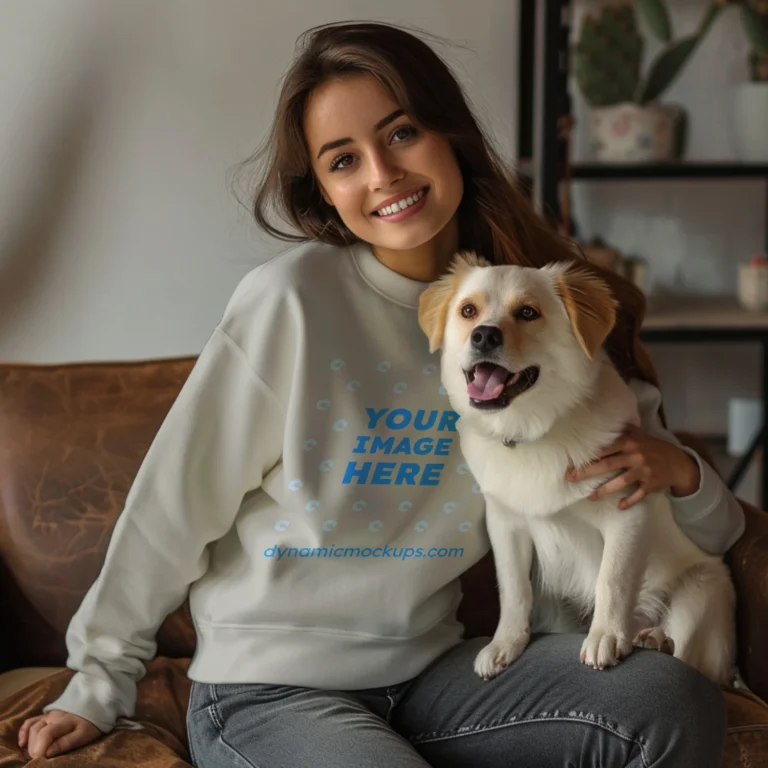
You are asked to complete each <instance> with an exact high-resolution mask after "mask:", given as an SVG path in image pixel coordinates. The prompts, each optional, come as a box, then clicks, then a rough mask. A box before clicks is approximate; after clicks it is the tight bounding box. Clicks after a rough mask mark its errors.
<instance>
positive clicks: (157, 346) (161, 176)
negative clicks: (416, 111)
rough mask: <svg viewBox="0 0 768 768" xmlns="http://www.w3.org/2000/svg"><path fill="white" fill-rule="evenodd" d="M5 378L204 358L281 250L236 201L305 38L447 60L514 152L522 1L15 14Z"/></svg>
mask: <svg viewBox="0 0 768 768" xmlns="http://www.w3.org/2000/svg"><path fill="white" fill-rule="evenodd" d="M2 16H3V21H2V24H0V105H1V106H0V360H22V361H33V362H57V361H66V360H99V359H124V358H142V357H154V356H165V355H180V354H189V353H197V352H198V351H199V350H200V348H201V347H202V345H203V343H204V342H205V340H206V338H207V337H208V335H209V334H210V332H211V329H212V327H213V325H214V324H215V323H216V322H217V321H218V319H219V317H220V316H221V313H222V311H223V309H224V306H225V304H226V301H227V299H228V297H229V295H230V293H231V291H232V289H233V288H234V286H235V284H236V282H237V281H238V280H239V279H240V277H241V276H242V275H243V274H244V273H245V272H246V271H248V270H249V269H251V268H252V267H253V266H255V265H256V264H258V263H259V262H261V261H263V260H264V259H265V258H268V257H269V256H271V255H272V254H273V253H275V252H277V251H280V250H283V249H284V248H285V247H287V246H286V244H284V243H277V242H267V241H265V240H264V239H263V238H261V237H259V236H258V234H257V233H256V230H255V227H254V226H252V225H251V224H250V222H249V219H248V216H247V214H246V213H245V212H244V211H243V209H242V208H240V207H239V206H238V204H237V202H236V201H235V198H234V196H233V194H232V193H231V191H230V189H229V186H228V182H229V179H228V172H229V171H230V170H231V169H232V167H233V166H234V165H235V164H236V163H237V162H239V161H240V160H242V159H244V158H245V157H247V156H249V155H250V154H251V152H252V151H253V149H254V148H255V147H256V146H257V145H258V144H259V142H260V140H261V138H262V137H263V135H264V134H265V132H266V130H267V127H268V125H269V122H270V119H271V114H272V109H273V105H274V103H275V100H276V96H277V89H278V81H279V79H280V77H281V75H282V73H283V72H284V71H285V69H286V68H287V66H288V64H289V61H290V59H291V57H292V54H293V47H294V42H295V39H296V37H297V36H298V35H299V34H300V33H301V32H302V31H304V30H305V29H306V28H308V27H311V26H314V25H317V24H321V23H327V22H330V21H340V20H345V19H371V20H385V21H391V22H395V23H399V24H406V25H409V26H416V27H418V28H420V29H423V30H425V31H426V32H428V33H431V34H436V35H439V36H440V37H442V38H447V39H448V40H449V41H451V44H450V45H449V46H448V47H442V46H441V47H440V48H439V49H438V50H439V52H440V53H442V54H443V55H444V56H445V57H446V58H448V59H449V61H451V63H452V64H454V65H455V67H456V71H457V74H458V75H459V77H460V79H462V81H464V83H465V84H466V85H467V87H468V89H469V91H470V94H471V96H472V99H473V101H474V102H475V103H476V106H477V107H478V109H479V111H480V113H481V117H482V118H483V119H484V120H486V121H487V122H488V124H489V125H490V126H491V129H492V130H493V131H494V133H495V134H496V137H497V140H498V143H499V144H500V147H501V149H502V151H503V152H504V153H505V154H506V155H507V156H508V157H512V155H513V151H514V148H515V146H516V133H515V130H516V128H515V126H516V121H517V118H516V82H517V44H516V39H517V20H518V12H517V3H516V2H509V0H476V1H475V2H472V3H467V2H465V1H464V0H419V2H413V0H388V2H386V3H382V2H373V1H372V0H311V1H310V0H281V1H280V2H272V1H271V0H270V1H269V2H267V1H266V0H217V2H215V3H213V2H210V0H164V2H151V1H149V0H129V1H128V2H122V3H118V2H114V3H113V2H109V3H105V2H102V0H67V2H66V3H64V2H62V3H55V2H46V0H4V2H3V13H2Z"/></svg>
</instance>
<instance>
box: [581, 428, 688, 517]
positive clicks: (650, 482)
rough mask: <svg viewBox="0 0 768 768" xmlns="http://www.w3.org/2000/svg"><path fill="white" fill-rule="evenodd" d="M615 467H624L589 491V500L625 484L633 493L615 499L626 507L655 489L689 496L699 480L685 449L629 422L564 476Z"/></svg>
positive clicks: (591, 474) (599, 472)
mask: <svg viewBox="0 0 768 768" xmlns="http://www.w3.org/2000/svg"><path fill="white" fill-rule="evenodd" d="M619 470H624V471H623V472H622V473H621V474H620V475H618V476H616V477H614V478H612V479H611V480H608V481H607V482H605V483H603V485H601V486H600V487H599V488H596V489H595V490H594V491H593V492H592V494H590V496H589V498H590V499H591V500H592V501H595V500H597V499H600V498H602V497H603V496H605V495H607V494H609V493H615V492H616V491H620V490H621V489H622V488H626V487H627V486H631V485H637V486H638V488H637V490H636V491H635V492H634V493H632V494H631V495H630V496H627V497H625V498H623V499H622V500H621V501H620V502H619V509H629V507H631V506H633V505H634V504H637V502H638V501H640V500H641V499H644V498H645V497H646V496H647V495H648V494H649V493H654V492H655V491H670V492H671V493H672V495H673V496H689V495H690V494H692V493H694V492H695V491H696V490H697V489H698V487H699V483H700V482H701V477H700V473H699V467H698V465H697V464H696V462H695V461H694V460H693V459H692V458H691V457H690V456H689V455H688V454H687V453H686V452H685V451H683V450H681V449H680V448H679V447H678V446H676V445H674V444H673V443H669V442H667V441H666V440H661V439H659V438H657V437H652V436H651V435H649V434H648V433H647V432H645V431H644V430H642V429H640V428H639V427H635V426H629V427H628V428H627V430H626V431H625V432H624V434H623V435H622V436H621V437H620V438H619V439H618V440H616V441H615V442H614V443H612V444H611V445H608V446H606V447H605V448H604V449H603V450H602V451H601V453H600V457H599V458H598V459H596V460H595V461H593V462H592V463H591V464H588V465H587V466H586V467H583V468H581V469H571V470H569V471H568V472H567V473H566V479H567V480H570V481H571V482H573V481H578V480H584V479H586V478H588V477H595V476H597V475H602V474H605V473H606V472H616V471H619Z"/></svg>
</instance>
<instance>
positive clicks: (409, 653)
mask: <svg viewBox="0 0 768 768" xmlns="http://www.w3.org/2000/svg"><path fill="white" fill-rule="evenodd" d="M197 633H198V635H197V638H198V639H197V651H196V653H195V657H194V658H193V660H192V663H191V665H190V667H189V670H188V673H187V674H188V676H189V677H190V678H191V679H192V680H194V681H196V682H199V683H221V684H227V683H269V684H273V685H296V686H305V687H309V688H320V689H325V690H329V689H333V690H355V689H361V688H378V687H382V686H388V685H396V684H397V683H401V682H403V681H404V680H408V679H410V678H412V677H415V676H416V675H418V674H419V673H420V672H421V671H422V670H424V669H425V668H426V667H427V666H428V665H429V664H430V663H431V662H433V661H434V660H435V659H437V658H438V657H439V656H440V655H442V654H443V653H445V652H446V651H447V650H449V649H450V648H452V647H453V646H455V645H457V644H458V643H459V642H461V636H462V633H463V626H462V625H461V624H460V623H459V622H457V621H454V620H451V619H449V620H444V621H442V622H439V623H438V624H436V625H435V626H433V627H431V628H430V629H429V630H428V631H426V632H424V633H423V634H421V635H418V636H416V637H408V638H393V637H371V636H366V635H356V634H351V633H345V632H334V631H329V630H322V629H317V630H315V629H312V628H309V629H306V628H301V629H292V628H283V627H280V628H276V629H264V628H261V627H259V628H253V629H250V628H242V627H221V626H213V625H206V624H201V623H198V625H197Z"/></svg>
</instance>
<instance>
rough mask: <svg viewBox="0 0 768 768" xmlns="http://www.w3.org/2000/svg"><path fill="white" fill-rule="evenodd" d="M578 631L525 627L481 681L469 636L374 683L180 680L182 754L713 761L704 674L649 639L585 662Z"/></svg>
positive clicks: (717, 733)
mask: <svg viewBox="0 0 768 768" xmlns="http://www.w3.org/2000/svg"><path fill="white" fill-rule="evenodd" d="M582 639H583V637H582V636H579V635H543V636H540V637H536V638H534V639H533V641H532V642H531V644H530V646H529V647H528V648H527V649H526V651H525V652H524V653H523V655H522V656H521V657H520V658H519V659H518V660H517V661H516V662H515V663H514V664H513V665H512V666H510V667H509V668H508V669H507V670H506V671H505V672H503V673H502V674H501V675H499V676H498V677H496V678H495V679H493V680H490V681H483V680H481V679H480V678H478V677H476V676H475V674H474V671H473V668H472V664H473V661H474V657H475V655H476V654H477V652H478V651H479V650H480V649H481V648H482V647H483V645H485V643H486V642H487V639H486V638H475V639H473V640H467V641H465V642H463V643H461V644H460V645H458V646H456V647H454V648H452V649H451V650H449V651H448V652H447V653H445V654H444V655H443V656H442V657H440V658H439V659H437V660H436V661H435V662H433V663H432V664H431V665H430V666H429V667H428V668H427V669H426V670H424V672H422V673H421V674H420V675H419V676H418V677H415V678H413V679H411V680H408V681H406V682H404V683H400V684H399V685H393V686H391V687H387V688H369V689H365V690H355V691H326V690H317V689H313V688H300V687H292V686H287V685H266V684H245V685H235V684H227V685H209V684H204V683H194V684H193V686H192V695H191V698H190V704H189V711H188V715H187V726H188V730H189V741H190V751H191V754H192V760H193V762H194V764H195V765H196V766H198V768H225V766H226V768H304V767H305V766H307V767H309V766H311V768H427V766H433V768H459V766H460V767H461V768H475V767H478V768H479V767H480V766H482V768H502V766H503V768H549V766H553V767H554V766H558V768H563V767H564V766H569V767H570V766H581V767H583V768H621V767H622V766H625V767H626V766H631V768H650V766H654V768H656V767H657V766H665V768H667V767H668V768H709V767H710V766H711V767H712V768H716V766H719V765H720V760H721V757H722V752H723V746H724V741H725V703H724V700H723V696H722V694H721V692H720V690H719V689H718V687H717V686H715V685H714V684H713V683H711V682H710V681H709V680H707V679H706V678H704V677H703V676H701V675H700V674H699V673H697V672H695V671H694V670H693V669H691V668H690V667H688V666H686V665H684V664H683V663H682V662H680V661H678V660H676V659H674V658H672V657H670V656H666V655H663V654H661V653H659V652H658V651H650V650H635V652H634V653H632V654H631V655H630V656H629V657H628V658H627V659H625V660H624V661H623V662H622V663H621V664H619V665H618V666H617V667H614V668H612V669H609V670H605V671H602V672H598V671H596V670H593V669H590V668H588V667H585V666H583V665H582V664H581V663H580V662H579V648H580V646H581V642H582ZM317 663H318V664H322V663H323V660H322V659H318V660H317Z"/></svg>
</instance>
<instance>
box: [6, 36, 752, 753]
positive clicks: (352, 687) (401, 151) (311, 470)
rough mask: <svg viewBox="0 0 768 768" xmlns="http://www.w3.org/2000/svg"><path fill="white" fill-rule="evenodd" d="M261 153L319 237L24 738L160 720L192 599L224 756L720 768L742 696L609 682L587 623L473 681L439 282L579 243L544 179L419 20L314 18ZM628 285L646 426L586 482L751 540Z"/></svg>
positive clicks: (252, 340)
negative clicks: (168, 650) (173, 618)
mask: <svg viewBox="0 0 768 768" xmlns="http://www.w3.org/2000/svg"><path fill="white" fill-rule="evenodd" d="M257 159H260V160H264V161H265V164H264V169H265V172H264V175H263V177H262V179H261V182H260V186H259V188H258V192H257V194H256V198H255V207H254V213H255V218H256V221H257V222H258V223H259V224H260V225H261V227H262V228H263V229H265V230H266V231H267V232H269V233H271V234H273V235H275V236H277V237H281V238H283V239H286V240H294V241H296V242H300V243H305V244H303V245H301V247H298V248H296V249H293V250H292V251H290V252H288V253H286V254H283V255H282V256H280V257H279V258H277V259H274V260H272V261H270V262H268V263H266V264H264V265H262V266H260V267H258V268H257V269H255V270H253V271H252V272H251V273H250V274H249V275H247V276H246V277H245V278H244V279H243V280H242V282H241V283H240V285H238V287H237V289H236V290H235V292H234V295H233V296H232V298H231V300H230V302H229V303H228V305H227V308H226V311H225V312H224V316H223V318H222V320H221V321H220V323H219V324H218V325H217V326H216V328H215V329H214V333H213V334H212V336H211V338H210V340H209V341H208V343H207V344H206V346H205V348H204V349H203V351H202V352H201V354H200V357H199V359H198V361H197V363H196V365H195V368H194V369H193V371H192V373H191V374H190V377H189V379H188V381H187V382H186V383H185V385H184V388H183V389H182V391H181V393H180V394H179V397H178V399H177V401H176V403H175V404H174V406H173V408H172V409H171V411H170V413H169V414H168V416H167V418H166V420H165V422H164V423H163V425H162V428H161V429H160V431H159V433H158V435H157V437H156V439H155V441H154V442H153V444H152V446H151V448H150V451H149V452H148V454H147V456H146V458H145V460H144V462H143V464H142V467H141V469H140V471H139V473H138V475H137V477H136V480H135V482H134V485H133V487H132V489H131V493H130V494H129V497H128V499H127V500H126V506H125V509H124V511H123V513H122V515H121V517H120V519H119V521H118V523H117V525H116V528H115V532H114V534H113V537H112V540H111V543H110V546H109V551H108V553H107V557H106V560H105V563H104V567H103V570H102V572H101V574H100V575H99V578H98V579H97V581H96V582H95V584H94V585H93V587H92V588H91V590H90V591H89V593H88V595H87V596H86V598H85V600H84V601H83V604H82V606H81V607H80V609H79V611H78V613H77V615H76V616H75V617H74V618H73V620H72V623H71V625H70V628H69V631H68V635H67V641H68V647H69V652H70V660H69V663H70V665H71V666H72V667H73V668H74V669H75V670H77V673H76V674H75V676H74V677H73V679H72V681H71V683H70V685H69V686H68V688H67V689H66V691H65V692H64V694H63V695H62V696H61V697H60V698H59V699H58V700H57V701H55V702H51V703H50V704H49V705H48V706H47V707H45V709H44V713H43V714H42V715H40V716H38V717H36V718H32V719H31V720H29V721H27V722H26V723H25V724H24V725H23V726H22V729H21V731H20V735H19V742H20V744H21V745H22V746H26V747H27V749H28V751H29V753H30V755H32V756H38V755H47V756H51V755H53V754H60V753H61V752H65V751H68V750H71V749H74V748H76V747H78V746H81V745H83V744H86V743H88V742H89V741H92V740H93V739H95V738H97V737H98V736H99V735H101V734H102V733H106V732H109V731H110V730H111V729H112V728H113V727H114V724H115V722H116V720H117V719H118V718H129V717H131V716H132V715H133V711H134V702H135V694H136V682H137V680H138V679H139V678H140V676H141V675H142V674H143V670H144V667H143V662H144V661H146V660H148V659H150V658H152V656H153V655H154V653H155V650H156V646H155V633H156V631H157V629H158V627H159V625H160V623H161V622H162V620H163V618H164V617H165V615H166V614H167V613H168V612H170V611H171V610H173V609H174V608H175V607H176V606H178V605H179V604H180V603H181V602H182V601H183V599H184V597H185V596H186V595H187V593H188V592H189V595H190V604H191V608H192V614H193V617H194V620H195V626H196V630H197V637H198V645H197V651H196V654H195V657H194V659H193V661H192V664H191V666H190V669H189V675H190V677H191V679H192V680H193V688H192V695H191V700H190V704H189V713H188V728H189V739H190V751H191V756H192V759H193V761H194V763H195V765H197V766H200V767H201V768H216V767H218V766H230V765H247V766H256V765H258V766H260V767H263V768H272V767H276V766H295V765H313V766H350V767H351V766H355V768H358V767H359V766H387V768H393V767H394V766H398V767H401V766H409V767H410V766H412V767H413V768H416V767H417V766H428V765H431V766H459V765H461V766H466V765H482V766H489V767H490V766H511V765H515V766H536V768H542V767H543V766H549V765H552V766H555V765H558V766H562V765H584V766H590V767H592V766H610V767H611V768H617V767H618V766H638V767H639V766H651V765H653V766H662V765H663V766H689V765H690V766H694V765H695V766H697V767H702V768H703V767H704V766H716V765H718V764H719V757H720V754H721V751H722V748H723V740H724V720H725V714H724V705H723V701H722V697H721V695H720V692H719V691H718V690H717V688H716V687H715V686H714V685H712V684H711V683H710V682H709V681H708V680H706V679H705V678H703V677H702V676H700V675H699V674H698V673H696V672H695V671H693V670H692V669H690V668H689V667H687V666H685V665H684V664H682V663H681V662H678V661H677V660H675V659H673V658H670V657H668V656H665V655H662V654H660V653H656V652H651V651H645V650H643V651H637V652H635V653H634V654H632V655H631V656H630V657H629V658H628V659H627V660H625V661H624V662H623V663H622V664H621V665H619V666H618V667H617V668H615V669H613V670H611V671H610V672H604V673H598V672H595V671H593V670H590V669H588V668H586V667H584V666H582V665H581V664H579V662H578V649H579V646H580V643H581V638H579V637H576V636H569V635H552V636H545V637H539V638H535V639H534V640H533V642H532V643H531V645H530V646H529V648H528V649H527V650H526V651H525V653H524V654H523V655H522V656H521V657H520V659H519V660H518V661H517V662H516V663H515V664H514V665H513V666H512V667H510V668H509V669H508V670H506V671H505V672H504V673H503V674H502V675H500V676H499V677H498V678H496V679H494V680H493V681H490V682H483V681H481V680H480V679H479V678H477V677H476V676H475V675H474V673H473V669H472V661H473V659H474V656H475V655H476V653H477V651H478V650H479V649H480V648H481V647H482V645H484V644H485V642H487V640H485V639H483V638H479V639H475V640H470V641H464V640H462V637H461V635H462V629H463V628H462V627H461V625H460V624H459V623H458V622H457V621H456V608H457V606H458V603H459V601H460V599H461V592H460V588H459V583H458V577H459V576H460V574H461V573H463V572H464V571H466V570H467V569H468V568H469V567H470V566H471V565H473V564H474V563H476V562H477V561H478V560H480V559H481V558H482V557H483V555H485V554H486V553H487V551H488V541H487V538H486V536H485V532H484V527H483V503H482V498H481V496H480V494H479V493H478V492H477V491H478V489H477V488H476V486H475V485H474V481H473V479H472V478H471V477H470V476H469V475H468V472H467V469H466V465H465V464H463V461H462V458H461V455H460V453H459V450H458V444H457V440H456V433H455V419H456V414H455V413H453V412H452V411H451V410H450V409H449V407H448V403H447V398H446V396H445V393H444V390H442V388H441V387H440V382H439V380H437V365H436V364H435V360H434V359H433V358H430V356H429V353H428V349H427V346H428V345H427V341H426V339H425V338H424V336H423V334H422V333H421V332H420V330H419V328H418V321H417V313H416V308H417V304H418V297H419V294H420V293H421V291H422V290H423V289H424V287H425V286H426V285H427V284H428V283H429V282H430V281H432V280H434V279H435V278H436V277H437V276H438V275H440V274H441V273H442V272H443V270H444V269H445V268H446V265H447V264H448V262H449V261H450V259H451V256H452V255H453V253H454V252H455V251H456V250H458V249H459V248H471V249H474V250H476V251H478V252H479V253H481V254H482V255H484V256H485V257H486V258H489V259H492V260H494V261H496V262H499V263H501V262H506V263H516V264H525V265H531V266H537V265H541V264H544V263H546V262H549V261H553V260H558V259H573V258H574V253H575V251H574V249H573V248H572V247H571V246H570V245H569V244H568V243H567V242H565V241H563V240H562V239H561V238H559V237H558V236H557V235H556V234H555V233H553V232H551V231H550V230H549V229H548V228H547V227H546V226H545V225H544V224H543V223H542V222H540V221H539V220H538V219H537V217H536V216H535V215H534V213H533V212H532V210H531V207H530V204H529V203H528V202H527V201H526V200H525V199H524V198H523V197H522V196H521V195H520V193H519V192H518V191H517V189H516V188H515V185H514V183H513V181H512V178H511V175H510V174H509V173H507V172H506V171H505V170H504V168H503V166H502V164H501V162H500V161H499V159H498V157H497V155H496V154H494V152H493V151H492V150H491V148H490V147H489V145H488V143H487V141H486V139H485V138H484V137H483V135H482V133H481V131H480V129H479V127H478V125H477V123H476V121H475V119H474V118H473V116H472V114H471V112H470V110H469V108H468V107H467V104H466V102H465V100H464V97H463V95H462V93H461V90H460V88H459V86H458V84H457V82H456V80H455V79H454V77H453V76H452V75H451V73H450V71H449V70H448V68H447V67H446V66H445V65H444V63H443V62H442V61H441V60H440V59H439V57H437V56H436V54H435V53H434V52H433V51H432V50H431V49H430V48H429V47H428V46H427V45H426V44H424V43H423V42H421V41H420V40H419V39H418V38H416V37H414V36H413V35H411V34H409V33H407V32H404V31H402V30H400V29H398V28H394V27H390V26H386V25H379V24H341V25H331V26H327V27H323V28H319V29H317V30H313V31H312V32H311V33H310V34H309V35H308V37H307V38H306V45H305V47H304V49H303V51H302V52H301V53H300V55H299V56H298V57H297V59H296V61H295V62H294V64H293V66H292V68H291V70H290V71H289V72H288V74H287V76H286V79H285V82H284V84H283V89H282V93H281V96H280V100H279V104H278V106H277V112H276V117H275V121H274V125H273V128H272V131H271V134H270V136H269V139H268V141H267V143H266V144H265V147H264V150H263V151H262V153H260V154H259V155H258V158H257ZM276 215H277V217H279V216H282V217H283V220H284V221H285V223H287V224H288V225H289V228H290V230H291V231H284V230H283V229H281V225H280V224H279V222H276V220H275V217H276ZM603 276H604V277H605V278H606V279H608V280H610V282H611V284H612V286H613V289H614V291H615V293H616V295H617V297H618V298H619V299H620V301H621V313H620V320H619V322H618V324H617V326H616V329H615V331H614V332H613V334H612V336H611V338H610V342H609V345H608V346H609V350H610V353H611V355H612V358H613V359H614V361H615V363H616V365H617V366H618V367H619V369H620V370H621V371H622V373H623V374H624V375H625V376H626V377H627V378H628V379H630V380H631V381H632V384H633V386H634V387H635V391H636V392H637V393H638V397H639V400H640V404H641V409H642V411H643V417H644V420H643V426H644V429H643V430H634V431H633V432H632V433H628V435H627V436H626V437H625V438H623V439H621V440H620V441H618V443H617V444H616V445H614V446H609V447H607V451H606V453H607V454H610V456H609V457H607V458H605V459H602V460H600V461H598V462H596V463H595V464H594V465H592V466H591V467H586V468H582V470H581V472H584V473H597V472H601V471H604V469H605V465H604V462H605V461H610V462H612V466H615V465H616V464H617V463H618V464H620V465H621V468H623V469H624V470H625V471H624V473H623V474H622V475H621V476H620V477H619V479H617V480H615V481H612V488H611V489H613V487H614V486H615V485H616V484H621V483H626V484H634V483H640V485H641V486H642V488H644V489H645V490H646V491H656V490H666V491H667V492H668V493H669V495H670V497H671V498H672V502H673V507H674V510H675V516H676V518H677V520H678V522H679V524H680V525H681V527H682V528H683V529H684V530H685V531H686V532H687V534H688V535H689V536H690V537H691V538H692V539H694V540H695V541H697V542H698V543H699V544H700V545H701V546H702V547H704V548H706V549H708V550H709V551H712V552H724V551H725V550H726V549H727V548H728V547H729V546H730V545H731V544H732V543H733V542H734V541H735V539H736V538H738V536H739V535H740V533H741V530H742V526H743V516H742V513H741V510H740V507H739V505H738V504H737V502H736V501H735V499H734V498H733V497H732V496H731V495H730V494H729V493H728V491H727V490H726V489H725V487H724V486H723V484H722V483H721V481H720V480H719V479H718V478H717V476H716V475H715V473H714V472H713V471H712V470H711V469H709V468H707V467H706V466H705V465H704V464H703V463H702V462H701V461H700V459H699V458H698V457H697V456H696V455H695V454H694V453H692V452H690V451H687V450H683V449H682V448H680V446H679V445H678V444H677V443H676V441H675V439H674V438H673V437H672V436H671V435H670V434H669V433H668V432H666V430H665V429H664V427H663V425H662V423H661V420H660V418H659V407H660V396H659V391H658V388H657V387H656V386H655V383H654V374H653V370H652V368H651V364H650V361H649V360H648V358H647V356H646V355H645V354H644V353H643V350H642V349H641V347H640V346H639V344H638V342H637V328H638V325H639V322H640V319H641V317H642V312H643V297H642V294H641V293H640V292H639V291H637V290H636V289H635V288H634V287H633V286H631V285H630V284H629V283H627V282H625V281H623V280H621V279H619V278H618V277H615V276H613V275H609V274H605V275H603ZM606 488H608V486H606ZM627 506H631V504H630V503H628V505H627ZM617 514H620V513H619V512H617ZM628 514H631V511H630V512H629V513H628Z"/></svg>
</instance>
